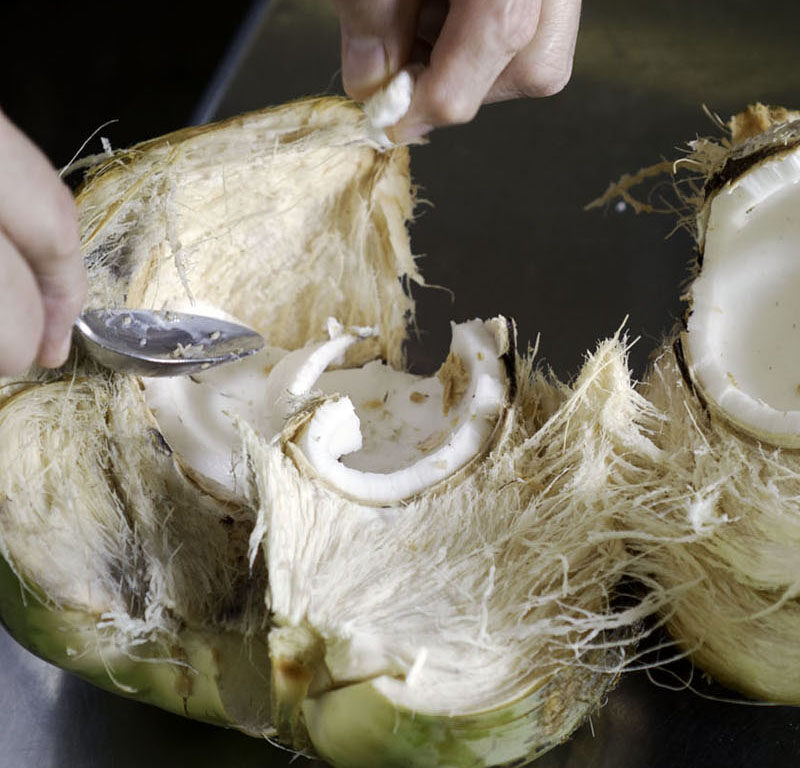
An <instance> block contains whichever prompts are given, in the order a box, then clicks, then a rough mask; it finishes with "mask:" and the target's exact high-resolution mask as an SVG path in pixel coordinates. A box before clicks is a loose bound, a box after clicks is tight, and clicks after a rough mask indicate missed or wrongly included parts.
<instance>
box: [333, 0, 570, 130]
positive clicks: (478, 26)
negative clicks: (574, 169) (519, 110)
mask: <svg viewBox="0 0 800 768" xmlns="http://www.w3.org/2000/svg"><path fill="white" fill-rule="evenodd" d="M335 4H336V7H337V10H338V12H339V17H340V22H341V28H342V78H343V80H344V87H345V90H346V91H347V93H348V94H349V95H350V96H351V97H352V98H354V99H357V100H359V101H363V100H364V99H366V98H367V97H369V96H370V95H371V94H372V93H373V92H374V91H376V90H377V89H378V88H380V87H381V86H382V85H384V84H385V83H386V82H387V81H388V80H389V79H390V78H391V77H392V76H393V75H394V74H395V73H397V72H398V71H399V70H400V69H402V68H403V67H404V66H406V65H408V64H409V63H412V64H413V62H415V61H417V62H422V66H421V67H417V68H416V69H417V70H418V74H417V77H416V82H415V88H414V96H413V98H412V101H411V107H410V108H409V110H408V113H407V114H406V116H405V117H404V118H403V119H402V120H401V121H400V122H399V123H398V124H397V125H396V126H395V127H394V129H393V130H392V132H391V133H392V138H393V140H395V141H397V142H405V141H409V140H411V139H414V138H417V137H419V136H422V135H424V134H426V133H427V132H428V131H430V130H431V129H432V128H435V127H438V126H443V125H450V124H455V123H466V122H469V121H470V120H471V119H472V118H473V117H474V116H475V114H476V113H477V111H478V109H479V108H480V106H481V104H483V103H487V102H492V101H503V100H506V99H514V98H518V97H520V96H550V95H552V94H554V93H557V92H558V91H560V90H561V89H562V88H563V87H564V86H565V85H566V84H567V82H568V80H569V78H570V75H571V73H572V58H573V54H574V51H575V40H576V38H577V35H578V22H579V18H580V10H581V3H580V0H450V2H447V0H335ZM412 69H414V67H413V66H412Z"/></svg>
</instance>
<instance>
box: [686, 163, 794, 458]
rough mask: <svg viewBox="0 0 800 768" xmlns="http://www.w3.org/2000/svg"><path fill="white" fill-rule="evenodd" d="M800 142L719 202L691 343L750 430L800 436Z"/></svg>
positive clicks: (725, 401)
mask: <svg viewBox="0 0 800 768" xmlns="http://www.w3.org/2000/svg"><path fill="white" fill-rule="evenodd" d="M798 180H800V150H796V149H795V150H792V151H789V152H787V153H783V154H780V155H778V156H776V157H773V158H771V159H769V160H767V161H765V162H763V163H762V164H760V165H758V166H756V167H755V168H754V169H752V170H750V171H748V172H746V173H745V174H744V175H742V176H740V177H739V178H738V179H735V180H733V181H731V182H728V183H727V184H726V185H725V186H724V187H722V188H721V189H720V190H719V191H718V192H717V194H716V195H715V196H714V198H713V199H712V200H711V202H710V213H709V219H708V226H707V230H706V237H705V248H704V253H703V265H702V270H701V272H700V274H699V276H698V277H697V279H696V280H695V282H694V283H693V285H692V288H691V295H690V299H691V315H690V317H689V320H688V324H687V331H686V333H685V334H684V338H683V345H684V350H685V352H686V356H687V362H688V363H689V370H690V373H691V375H692V378H693V379H694V381H695V383H696V384H697V385H698V387H699V389H700V390H701V392H702V393H703V395H704V397H705V398H706V399H707V400H708V401H709V402H710V403H711V404H712V405H714V406H716V408H717V409H719V410H721V411H722V412H723V413H724V414H725V415H726V416H727V417H728V418H729V419H730V420H731V421H732V422H733V423H735V424H736V425H737V426H739V427H740V428H742V429H744V430H745V431H747V432H749V433H751V434H753V435H755V436H756V437H759V438H761V439H766V440H769V441H771V442H774V443H776V444H783V445H798V444H800V302H799V301H798V300H797V297H798V295H800V186H798Z"/></svg>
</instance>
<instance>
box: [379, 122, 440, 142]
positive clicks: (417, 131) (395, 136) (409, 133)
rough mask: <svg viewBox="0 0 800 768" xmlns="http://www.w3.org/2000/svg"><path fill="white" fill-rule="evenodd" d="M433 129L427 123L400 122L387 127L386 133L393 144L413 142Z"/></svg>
mask: <svg viewBox="0 0 800 768" xmlns="http://www.w3.org/2000/svg"><path fill="white" fill-rule="evenodd" d="M432 130H433V126H432V125H428V124H427V123H410V124H407V123H402V122H401V123H398V124H397V125H395V126H394V127H393V128H387V129H386V135H387V136H388V137H389V140H390V141H391V142H392V143H393V144H412V143H414V142H418V141H420V140H421V139H423V138H424V137H426V136H427V135H428V134H429V133H430V132H431V131H432Z"/></svg>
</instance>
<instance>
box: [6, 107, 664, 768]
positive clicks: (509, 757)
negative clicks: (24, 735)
mask: <svg viewBox="0 0 800 768" xmlns="http://www.w3.org/2000/svg"><path fill="white" fill-rule="evenodd" d="M409 190H410V184H409V179H408V168H407V152H406V151H405V150H404V149H392V150H390V151H382V150H381V149H380V148H379V147H378V146H377V144H376V142H375V139H374V130H373V127H372V126H371V125H370V124H369V123H368V121H367V120H366V119H365V118H364V115H363V113H362V112H361V110H360V109H358V108H356V107H355V106H353V105H351V104H349V103H347V102H344V101H342V100H336V99H322V100H311V101H305V102H298V103H296V104H292V105H289V106H287V107H284V108H280V109H277V110H272V111H267V112H262V113H255V114H251V115H247V116H244V117H242V118H237V119H235V120H231V121H228V122H226V123H222V124H219V125H215V126H208V127H205V128H202V129H189V130H186V131H181V132H179V133H177V134H172V135H170V136H167V137H164V138H162V139H159V140H156V141H152V142H146V143H145V144H142V145H139V146H138V147H134V148H133V149H131V150H128V151H124V152H120V153H116V154H114V155H112V156H109V157H104V158H102V159H101V161H100V163H99V165H98V166H96V167H95V168H93V169H92V170H91V171H90V172H89V175H88V180H87V182H86V184H85V186H84V187H83V188H82V190H81V191H80V193H79V195H78V204H79V207H80V214H81V229H82V237H83V242H84V246H85V249H86V254H87V262H88V265H89V271H90V279H91V289H90V306H93V307H99V306H120V305H125V306H130V307H157V308H164V309H176V310H178V309H187V308H195V310H197V311H204V312H206V313H212V314H213V313H215V312H216V313H219V314H220V315H221V316H233V317H236V318H238V319H239V320H241V321H243V322H245V323H247V324H249V325H251V326H252V327H254V328H256V329H257V330H258V331H260V332H261V333H262V334H263V335H264V336H265V338H266V340H267V347H266V349H265V350H264V352H263V353H261V354H260V355H257V356H253V357H251V358H249V359H247V360H245V361H243V362H241V363H239V364H236V365H231V366H229V367H227V368H223V369H219V370H216V371H213V372H208V373H206V374H204V375H202V376H200V377H193V378H184V379H173V380H158V381H151V380H141V379H134V378H131V377H128V376H124V375H116V374H112V373H110V372H108V371H102V370H99V369H97V368H96V367H95V366H93V365H92V364H91V363H90V362H89V361H87V360H84V359H82V358H80V357H74V358H73V360H72V361H71V362H70V364H69V365H68V366H67V367H66V368H65V369H64V370H62V371H60V372H56V373H44V372H37V371H32V372H30V373H29V374H28V375H27V376H25V377H22V378H21V379H19V380H15V381H13V382H11V381H4V382H0V393H2V395H0V396H2V398H3V399H2V401H0V452H1V453H2V461H3V466H4V473H3V475H2V477H0V551H1V552H2V555H3V559H4V565H3V571H2V573H0V576H1V577H2V580H1V581H0V614H1V615H2V618H3V620H4V621H5V622H6V623H7V624H8V626H9V627H10V628H11V630H12V632H13V633H14V634H15V636H17V637H18V638H19V639H20V640H21V642H23V643H24V644H26V645H28V646H29V647H31V648H32V649H33V650H35V651H36V652H38V653H40V654H42V655H43V656H45V657H46V658H48V659H51V660H53V661H55V662H56V663H58V664H60V665H62V666H64V667H65V668H67V669H71V670H73V671H76V672H78V673H79V674H82V675H84V676H85V677H88V678H89V679H91V680H93V681H94V682H97V683H98V684H100V685H103V686H105V687H107V688H110V689H112V690H117V691H119V692H122V693H124V694H126V695H131V696H135V697H138V698H141V699H143V700H146V701H150V702H153V703H156V704H158V705H160V706H163V707H166V708H168V709H171V710H173V711H177V712H181V713H183V714H187V715H189V716H192V717H197V718H201V719H206V720H211V721H213V722H222V723H226V724H228V725H232V726H234V727H237V728H240V729H242V730H244V731H246V732H248V733H255V734H264V735H273V734H277V736H278V737H279V738H280V739H282V740H283V741H285V742H286V743H287V744H289V745H291V746H294V747H295V748H298V749H309V748H311V749H313V750H315V751H316V752H318V753H319V754H321V755H323V756H324V757H326V758H327V759H329V760H331V761H332V762H333V763H334V764H336V765H340V766H360V765H364V766H367V765H369V766H379V765H395V766H398V765H402V766H413V765H420V766H422V765H425V766H437V765H441V766H446V765H454V764H468V765H473V764H476V763H477V762H480V764H485V765H494V764H499V763H505V762H509V761H515V760H523V759H527V758H529V757H532V756H534V755H536V754H539V753H541V752H542V751H544V750H546V749H548V748H549V747H551V746H552V745H554V744H556V743H557V742H559V741H560V740H562V739H564V738H565V737H566V736H567V735H568V734H569V733H570V732H571V731H572V730H573V729H574V728H575V727H576V726H577V724H578V723H580V721H581V720H582V719H583V718H584V717H585V716H586V715H587V714H589V713H590V712H591V711H592V709H593V708H594V707H595V706H597V705H598V703H599V702H600V701H601V700H602V698H603V697H604V695H605V693H606V692H607V691H608V689H609V687H610V686H611V685H612V683H613V681H614V680H615V679H616V676H617V674H618V673H619V671H620V669H621V668H623V666H624V664H625V660H626V649H627V647H628V645H629V644H630V643H631V642H632V639H633V632H632V631H631V626H632V625H633V624H634V623H635V621H636V620H637V619H638V618H639V617H640V616H641V615H642V614H643V612H644V611H645V610H646V609H647V606H646V605H645V606H640V607H637V608H633V609H631V608H628V609H625V610H622V609H619V610H617V609H616V608H615V605H614V595H615V585H616V584H617V582H618V580H619V579H620V578H621V577H622V576H623V575H624V573H625V571H626V563H627V557H626V554H625V551H624V548H623V546H622V544H621V543H620V538H619V534H618V532H617V531H616V526H617V518H618V515H619V513H620V510H621V506H622V505H624V504H626V503H627V501H626V499H627V493H626V491H625V488H626V487H627V486H628V485H630V484H641V483H642V482H643V477H642V467H643V466H644V465H645V464H646V461H645V457H650V459H651V460H652V459H653V457H654V455H655V452H656V449H655V448H654V447H653V446H652V444H651V443H650V442H649V440H648V439H647V437H646V435H645V434H644V433H643V432H642V431H641V430H640V429H639V426H638V425H639V423H640V422H641V420H642V418H643V413H644V412H645V411H646V409H647V405H646V403H645V402H644V401H643V400H642V399H641V398H640V397H639V396H638V395H636V393H635V392H634V390H633V389H632V387H631V384H630V380H629V377H628V372H627V368H626V361H625V349H624V346H623V344H622V343H621V342H619V341H618V340H612V341H609V342H606V343H604V344H602V345H601V346H600V347H599V348H598V351H597V353H596V354H595V355H594V356H593V357H592V358H590V359H589V360H588V362H587V364H586V366H585V367H584V370H583V372H582V374H581V376H580V377H579V379H578V380H577V382H576V383H575V385H574V387H573V388H567V387H565V386H563V385H559V384H558V383H556V382H553V381H551V380H549V379H548V378H547V377H545V376H543V375H541V374H534V373H532V363H531V360H530V359H529V358H522V357H520V356H519V355H517V353H516V350H515V348H514V341H513V330H512V326H511V324H510V323H508V322H507V321H506V320H505V319H503V318H500V317H498V318H494V319H491V320H486V321H483V320H469V321H467V322H465V323H460V324H456V325H454V326H453V340H452V347H451V353H450V355H449V356H448V358H447V360H446V361H444V363H443V365H442V368H441V369H440V371H439V373H438V375H436V376H433V377H420V376H413V375H411V374H409V373H407V372H405V371H404V370H403V365H402V364H403V347H402V344H403V340H404V338H405V332H406V327H407V323H408V321H409V319H410V312H411V310H412V302H411V300H410V298H409V297H408V294H407V292H406V291H404V288H403V286H404V283H406V282H407V281H408V280H416V281H418V282H419V281H420V279H421V278H420V276H419V275H418V273H417V272H416V268H415V266H414V262H413V259H412V257H411V254H410V250H409V245H408V238H407V234H406V230H405V225H406V221H407V219H408V218H409V216H410V214H411V205H412V198H411V194H410V191H409ZM267 575H268V579H267Z"/></svg>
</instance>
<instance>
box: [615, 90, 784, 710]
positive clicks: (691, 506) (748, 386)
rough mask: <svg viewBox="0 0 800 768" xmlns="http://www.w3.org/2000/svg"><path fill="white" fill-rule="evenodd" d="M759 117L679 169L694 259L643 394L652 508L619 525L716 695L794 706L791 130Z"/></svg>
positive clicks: (743, 119) (697, 147)
mask: <svg viewBox="0 0 800 768" xmlns="http://www.w3.org/2000/svg"><path fill="white" fill-rule="evenodd" d="M797 118H798V114H797V113H792V112H789V111H788V110H783V109H770V108H766V107H764V106H763V105H756V106H754V107H750V108H749V109H748V110H746V111H745V112H743V113H742V114H740V115H737V116H735V117H734V118H733V119H732V120H731V123H730V133H729V136H728V137H726V138H725V139H723V140H721V141H713V140H710V139H705V140H699V141H695V142H693V143H692V144H691V145H690V146H691V153H690V154H689V156H688V157H687V158H685V159H684V160H683V161H682V162H681V163H680V164H676V167H677V168H678V169H681V168H682V169H689V172H690V173H692V174H697V173H698V172H699V173H700V179H699V182H700V183H699V184H698V182H697V181H695V183H694V186H695V188H698V187H699V186H701V185H702V193H701V194H699V195H698V196H697V197H696V198H694V199H691V200H689V201H688V202H689V203H690V211H689V213H687V218H688V216H690V215H692V214H693V215H694V216H695V227H694V231H695V234H696V239H697V244H698V253H699V257H698V260H697V265H696V266H697V269H696V271H695V274H694V275H693V280H692V282H691V283H690V285H689V287H688V290H687V292H686V299H687V301H688V302H689V307H688V317H687V322H686V325H685V327H684V328H683V329H682V330H680V331H679V332H676V333H675V334H674V335H673V336H672V338H670V339H668V340H667V341H666V342H665V343H664V345H663V347H662V348H661V349H660V350H659V351H658V352H657V354H656V356H655V358H654V362H653V366H652V369H651V370H650V371H649V373H648V374H647V376H646V378H645V381H644V384H643V388H642V392H643V394H644V395H645V396H646V397H647V398H648V399H649V400H650V401H651V402H652V403H653V404H654V405H655V406H656V407H657V408H658V411H659V412H660V413H661V414H662V418H661V420H660V423H658V422H654V423H653V424H652V425H651V429H652V430H653V432H654V439H655V442H656V443H657V445H658V446H659V447H660V448H661V451H662V453H661V456H660V458H659V460H658V461H657V462H654V463H653V464H652V466H651V469H650V480H649V485H650V488H651V492H650V494H649V497H647V496H640V497H639V503H635V504H632V505H631V506H630V507H629V516H628V520H627V523H626V527H627V529H628V530H629V531H630V536H631V539H630V540H631V542H632V543H631V548H632V551H634V552H636V553H637V554H638V555H639V557H640V559H639V560H638V563H637V564H638V566H640V567H641V569H642V574H643V578H645V579H646V580H648V582H650V583H654V584H655V585H656V586H657V587H658V589H660V590H662V593H663V595H664V600H665V604H664V614H665V616H666V617H667V619H668V624H669V628H670V631H671V633H672V634H673V636H674V637H675V638H676V640H677V641H678V642H679V644H680V645H681V646H682V648H683V649H684V650H685V651H686V652H687V653H689V654H690V655H691V656H692V658H693V659H694V660H695V661H696V663H697V664H698V665H699V666H700V667H702V668H703V669H705V670H707V671H709V672H710V673H712V674H713V675H714V676H715V677H716V678H718V679H719V680H721V681H722V682H724V683H726V684H728V685H731V686H733V687H735V688H738V689H740V690H742V691H744V692H745V693H747V694H749V695H751V696H755V697H757V698H761V699H766V700H769V701H777V702H785V703H792V704H797V703H800V654H798V646H797V638H798V632H800V600H798V596H799V595H800V590H799V589H798V585H800V557H798V552H800V503H799V502H798V500H799V499H800V454H798V453H797V452H796V451H795V450H788V449H787V447H795V446H797V445H798V444H799V443H798V436H800V432H799V431H798V430H799V429H800V421H799V420H798V416H800V413H799V412H798V408H799V407H800V398H798V397H797V386H798V384H799V383H800V379H798V375H799V374H800V353H799V352H798V351H797V350H796V349H795V348H794V346H793V343H792V339H793V338H794V335H795V334H796V333H797V329H796V328H795V327H794V326H795V324H796V323H797V322H800V314H798V313H797V306H798V305H797V302H796V300H795V297H794V296H793V295H792V292H793V291H795V290H797V288H798V287H800V285H798V283H797V281H798V280H800V271H798V264H800V261H798V256H800V250H798V249H799V248H800V223H798V218H797V216H796V210H795V209H796V208H797V207H798V205H800V186H798V184H797V180H798V179H800V154H799V151H800V149H799V148H798V141H800V122H797Z"/></svg>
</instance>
